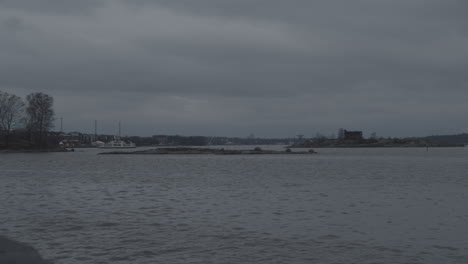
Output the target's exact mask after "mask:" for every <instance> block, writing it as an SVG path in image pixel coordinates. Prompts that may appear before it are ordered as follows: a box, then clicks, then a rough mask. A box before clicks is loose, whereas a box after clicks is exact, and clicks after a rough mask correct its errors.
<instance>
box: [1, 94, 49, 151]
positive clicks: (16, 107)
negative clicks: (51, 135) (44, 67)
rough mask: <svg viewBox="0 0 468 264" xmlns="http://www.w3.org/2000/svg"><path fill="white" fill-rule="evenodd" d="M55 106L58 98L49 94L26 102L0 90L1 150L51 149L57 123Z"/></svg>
mask: <svg viewBox="0 0 468 264" xmlns="http://www.w3.org/2000/svg"><path fill="white" fill-rule="evenodd" d="M53 105H54V98H53V97H52V96H50V95H48V94H45V93H41V92H37V93H31V94H29V95H27V96H26V98H25V99H23V98H21V97H19V96H17V95H15V94H10V93H7V92H4V91H0V135H1V136H2V137H3V140H1V142H0V147H3V148H10V147H45V146H47V135H48V132H49V131H50V130H51V129H52V128H53V126H54V120H55V117H54V116H55V115H54V109H53ZM12 145H13V146H12Z"/></svg>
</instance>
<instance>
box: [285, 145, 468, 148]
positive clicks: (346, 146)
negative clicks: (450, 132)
mask: <svg viewBox="0 0 468 264" xmlns="http://www.w3.org/2000/svg"><path fill="white" fill-rule="evenodd" d="M464 147H466V146H465V145H441V146H410V145H402V146H372V145H339V146H319V145H314V146H296V145H291V146H287V148H464Z"/></svg>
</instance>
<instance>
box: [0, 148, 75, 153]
mask: <svg viewBox="0 0 468 264" xmlns="http://www.w3.org/2000/svg"><path fill="white" fill-rule="evenodd" d="M54 152H69V150H67V149H64V148H38V149H34V148H31V149H0V153H5V154H7V153H54Z"/></svg>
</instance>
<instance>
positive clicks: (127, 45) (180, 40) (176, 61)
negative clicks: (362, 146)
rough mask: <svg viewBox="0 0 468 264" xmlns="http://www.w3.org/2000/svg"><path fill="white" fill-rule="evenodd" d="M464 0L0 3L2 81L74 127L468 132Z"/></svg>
mask: <svg viewBox="0 0 468 264" xmlns="http://www.w3.org/2000/svg"><path fill="white" fill-rule="evenodd" d="M467 14H468V1H466V0H353V1H350V0H318V1H317V0H41V1H39V0H0V90H4V91H7V92H11V93H15V94H18V95H21V96H24V95H26V94H28V93H30V92H39V91H41V92H45V93H48V94H50V95H52V96H53V97H54V98H55V111H56V114H57V116H58V117H60V116H63V118H64V128H65V130H66V131H76V130H77V131H82V132H91V131H94V120H95V119H97V120H98V122H99V132H101V133H116V132H117V123H118V120H122V124H123V133H124V134H127V135H153V134H182V135H227V136H247V135H249V134H250V133H254V134H255V135H256V136H259V137H288V136H294V135H296V134H298V133H300V134H305V135H306V136H313V135H315V134H316V133H317V132H320V133H323V134H326V135H330V134H333V133H336V131H337V130H338V129H339V128H341V127H343V128H347V129H350V130H364V131H365V134H366V135H368V134H370V133H371V132H376V133H377V134H378V135H381V136H423V135H431V134H452V133H461V132H468V15H467Z"/></svg>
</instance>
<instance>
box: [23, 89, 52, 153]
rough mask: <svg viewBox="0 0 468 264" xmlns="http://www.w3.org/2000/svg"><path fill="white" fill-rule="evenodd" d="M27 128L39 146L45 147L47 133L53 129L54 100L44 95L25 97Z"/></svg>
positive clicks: (33, 94) (37, 94)
mask: <svg viewBox="0 0 468 264" xmlns="http://www.w3.org/2000/svg"><path fill="white" fill-rule="evenodd" d="M26 101H27V103H28V105H27V107H26V115H27V128H28V130H29V131H30V134H31V136H35V137H37V139H38V141H39V142H36V143H39V145H45V144H46V139H47V132H48V131H49V130H50V129H51V128H53V127H54V109H53V104H54V98H53V97H52V96H50V95H47V94H44V93H32V94H29V95H28V96H27V97H26Z"/></svg>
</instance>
